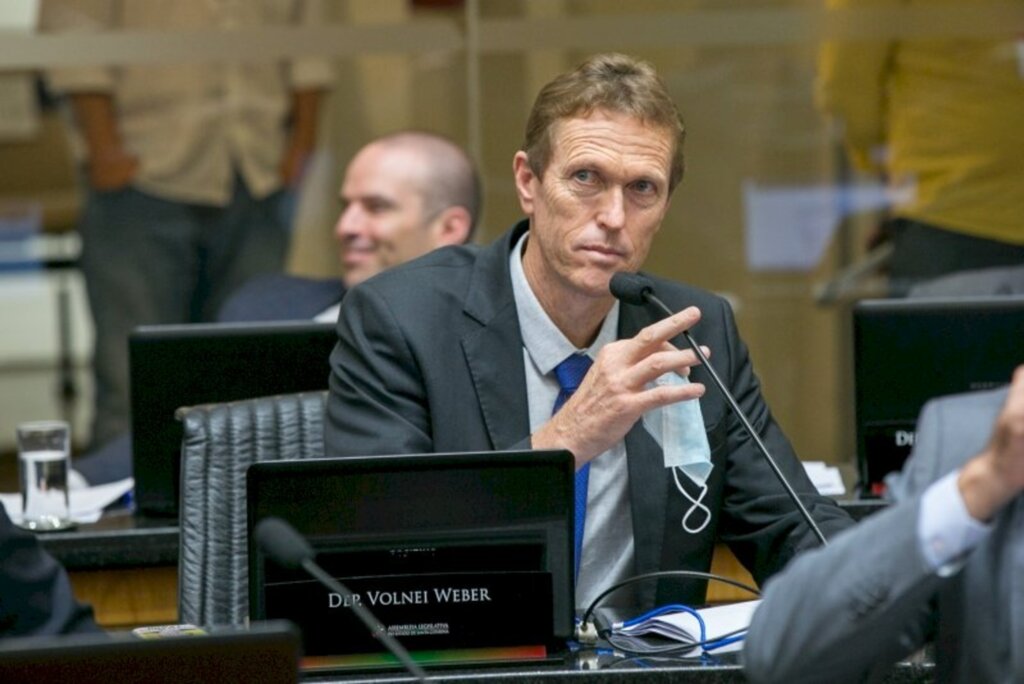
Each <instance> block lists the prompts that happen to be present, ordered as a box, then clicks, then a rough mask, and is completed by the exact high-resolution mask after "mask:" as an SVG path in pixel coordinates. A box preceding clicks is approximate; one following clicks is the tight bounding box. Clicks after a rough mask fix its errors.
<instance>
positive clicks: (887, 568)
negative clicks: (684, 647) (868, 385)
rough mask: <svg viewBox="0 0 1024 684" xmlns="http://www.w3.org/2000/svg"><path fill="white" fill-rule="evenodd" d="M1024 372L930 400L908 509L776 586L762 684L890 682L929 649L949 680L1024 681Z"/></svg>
mask: <svg viewBox="0 0 1024 684" xmlns="http://www.w3.org/2000/svg"><path fill="white" fill-rule="evenodd" d="M1022 492H1024V366H1021V367H1018V368H1017V370H1016V371H1015V372H1014V374H1013V381H1012V383H1011V384H1010V386H1009V387H1008V388H1005V387H1004V388H1001V389H997V390H990V391H985V392H975V393H970V394H961V395H954V396H949V397H943V398H940V399H936V400H933V401H931V402H929V403H928V404H927V405H926V406H925V407H924V409H923V410H922V413H921V419H920V420H919V421H918V429H917V440H916V442H915V444H914V450H913V453H912V454H911V456H910V459H909V460H908V461H907V464H906V466H905V467H904V470H903V476H902V477H901V478H900V480H899V487H898V488H896V489H895V490H894V491H893V496H894V497H895V498H896V499H897V501H898V503H896V504H895V505H893V506H892V507H891V508H889V509H887V510H884V511H881V512H879V513H876V514H874V515H872V516H871V517H870V518H868V519H867V520H865V521H863V522H862V523H860V524H859V525H858V526H857V527H856V528H854V529H852V530H849V531H847V532H845V533H843V534H841V535H840V536H839V537H838V538H836V539H834V540H833V541H832V543H831V544H830V545H829V547H828V548H827V549H820V550H816V551H812V552H809V553H807V554H805V555H803V556H802V557H800V558H798V559H796V560H795V561H794V562H793V564H792V565H790V566H789V567H788V568H787V569H786V570H785V571H783V572H782V573H781V574H780V575H777V576H776V577H774V578H772V579H771V580H770V581H769V582H768V586H767V587H766V590H765V593H764V596H763V600H762V602H761V605H760V606H759V607H758V609H757V611H756V612H755V614H754V618H753V621H752V623H751V626H750V632H749V634H748V635H747V639H746V645H745V646H744V660H745V669H746V674H747V676H748V677H749V678H750V680H751V681H752V682H758V683H763V682H786V683H787V684H788V683H799V682H815V681H822V680H827V681H830V682H861V681H877V680H878V679H879V678H881V676H883V675H884V674H885V673H886V672H887V671H888V670H889V669H890V668H891V667H892V665H893V664H894V663H895V662H896V661H898V660H900V659H901V658H905V657H907V656H909V655H911V654H912V653H913V652H914V651H916V650H917V649H918V648H920V647H921V646H923V645H924V644H926V643H928V642H932V643H934V645H935V656H936V663H937V673H936V678H937V681H942V682H1019V681H1024V495H1022Z"/></svg>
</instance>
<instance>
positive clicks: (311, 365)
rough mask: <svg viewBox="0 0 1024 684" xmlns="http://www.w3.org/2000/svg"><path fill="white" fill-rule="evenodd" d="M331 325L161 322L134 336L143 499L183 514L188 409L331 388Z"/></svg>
mask: <svg viewBox="0 0 1024 684" xmlns="http://www.w3.org/2000/svg"><path fill="white" fill-rule="evenodd" d="M335 341H336V335H335V332H334V326H333V324H331V323H310V322H305V321H298V322H277V323H237V324H236V323H231V324H213V323H211V324H205V323H204V324H195V325H159V326H143V327H139V328H136V329H135V330H134V331H133V332H132V334H131V337H130V338H129V343H128V346H129V359H130V379H131V409H132V462H133V466H134V472H135V503H136V507H137V508H138V510H139V511H141V512H142V513H145V514H149V515H156V516H163V515H166V516H176V515H177V513H178V488H179V484H178V477H179V472H180V460H181V457H180V452H181V437H182V427H181V424H180V423H179V422H178V421H177V420H175V418H174V412H175V411H176V410H177V409H178V408H179V407H181V406H195V405H197V404H206V403H214V402H217V403H219V402H226V401H235V400H238V399H250V398H253V397H261V396H267V395H272V394H289V393H292V392H306V391H314V390H325V389H327V377H328V375H329V374H330V363H329V360H328V359H329V356H330V353H331V350H332V349H333V348H334V343H335Z"/></svg>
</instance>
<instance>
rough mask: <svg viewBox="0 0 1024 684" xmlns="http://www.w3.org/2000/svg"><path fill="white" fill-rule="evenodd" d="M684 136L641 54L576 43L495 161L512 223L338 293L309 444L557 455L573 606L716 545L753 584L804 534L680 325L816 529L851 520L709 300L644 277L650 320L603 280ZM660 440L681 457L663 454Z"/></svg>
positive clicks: (704, 564) (659, 588)
mask: <svg viewBox="0 0 1024 684" xmlns="http://www.w3.org/2000/svg"><path fill="white" fill-rule="evenodd" d="M682 140H683V125H682V121H681V119H680V116H679V112H678V111H677V109H676V107H675V104H674V103H673V102H672V99H671V97H670V96H669V94H668V92H667V91H666V89H665V87H664V85H663V84H662V82H661V80H660V79H659V78H658V76H657V74H656V73H655V72H654V69H653V67H652V66H651V65H649V64H647V63H645V62H640V61H638V60H635V59H633V58H630V57H626V56H623V55H598V56H596V57H593V58H591V59H589V60H587V61H586V62H584V63H583V64H581V65H580V66H579V67H577V68H576V69H575V70H573V71H570V72H568V73H565V74H562V75H560V76H558V77H557V78H555V79H554V80H553V81H551V82H550V83H549V84H548V85H546V86H545V87H544V88H543V89H542V91H541V93H540V94H539V95H538V97H537V101H536V103H535V104H534V107H533V110H532V112H531V114H530V118H529V120H528V122H527V132H526V140H525V142H524V145H523V147H522V149H521V150H520V151H519V152H517V153H516V154H515V156H514V158H513V175H514V180H515V188H516V192H517V194H518V198H519V204H520V207H521V208H522V210H523V213H524V214H525V215H526V216H527V218H526V219H525V220H523V221H520V222H519V223H518V224H516V225H515V226H514V227H513V228H512V229H511V230H509V231H508V232H507V233H506V234H505V235H504V236H502V237H501V238H499V239H498V240H497V241H496V242H494V243H492V244H491V245H489V246H487V247H484V248H479V247H476V246H473V247H448V248H444V249H440V250H436V251H434V252H431V253H430V254H428V255H426V256H424V257H421V258H420V259H417V260H415V261H412V262H409V263H407V264H405V265H403V266H399V267H397V268H394V269H391V270H389V271H387V272H385V273H382V274H381V275H379V276H377V277H376V278H373V279H371V280H368V281H366V282H364V283H362V284H361V285H358V286H356V287H355V288H353V289H352V290H350V291H349V293H348V294H347V295H346V297H345V299H344V301H343V302H342V305H341V313H340V316H339V319H338V338H339V339H338V345H337V346H336V347H335V350H334V352H333V354H332V355H331V369H332V370H331V377H330V395H329V399H328V404H327V411H328V415H327V422H326V425H325V429H326V451H327V453H328V454H329V455H332V456H346V455H359V454H388V453H419V452H445V451H463V452H464V451H490V450H501V449H529V448H533V449H554V448H559V449H567V450H569V451H571V452H572V453H573V455H574V456H575V458H576V464H577V474H578V476H579V477H578V478H577V495H578V496H580V498H579V499H577V506H578V508H577V510H579V511H581V512H583V511H585V516H580V515H578V516H577V519H578V520H581V521H582V520H584V518H585V525H584V526H583V528H582V529H581V530H580V531H579V532H578V536H577V540H576V543H577V552H576V559H577V563H578V564H579V570H578V577H579V579H578V582H577V596H576V605H577V606H579V607H581V608H582V607H585V606H586V605H588V604H589V602H590V601H591V600H592V599H593V598H594V597H595V596H596V594H597V593H599V592H600V591H601V590H603V589H605V588H607V587H608V586H609V585H610V584H612V583H613V582H615V581H617V580H622V579H624V578H625V577H627V576H631V575H635V574H640V573H645V572H652V571H655V570H667V569H689V570H701V571H707V570H708V569H709V568H710V564H711V556H712V551H713V549H714V544H715V542H716V541H719V540H721V541H725V542H728V543H729V544H730V546H731V547H732V550H733V551H734V552H735V553H736V555H737V557H738V558H739V559H740V560H741V561H742V562H743V563H744V564H745V565H746V566H747V567H748V568H749V569H750V570H751V572H752V573H753V574H754V576H755V578H757V579H758V580H762V579H764V578H765V577H767V576H768V575H770V574H771V573H772V572H775V571H777V570H779V569H780V568H781V567H782V566H783V565H784V564H785V563H786V562H787V561H788V559H789V558H790V557H792V555H793V554H794V553H796V552H797V551H798V550H799V549H801V548H803V547H805V546H813V545H815V544H817V542H816V541H815V538H814V536H813V534H812V533H811V531H810V529H809V528H808V526H807V525H806V524H805V522H804V521H803V519H802V518H801V517H800V515H799V514H798V512H797V510H796V508H795V507H794V506H793V504H792V503H791V502H790V500H789V499H788V498H787V496H786V494H785V492H784V490H783V488H782V487H781V486H780V485H779V483H778V481H777V480H776V479H775V477H774V476H773V475H772V472H771V471H770V470H769V468H768V466H767V465H766V464H765V462H764V461H763V460H762V457H761V455H760V454H759V453H758V452H757V450H756V448H755V446H754V444H753V443H752V440H751V439H750V436H749V435H748V434H747V433H746V431H745V430H744V429H743V428H742V427H741V425H740V423H739V422H738V421H737V419H736V418H735V416H734V415H732V414H731V412H730V411H729V409H728V407H727V403H726V402H725V401H724V400H723V398H722V397H721V396H720V394H719V393H718V392H717V391H712V392H709V393H708V394H704V384H703V382H704V381H705V379H706V378H707V376H706V375H705V373H706V370H705V369H703V368H701V367H699V366H697V365H696V361H697V359H696V358H695V355H694V354H693V352H692V351H690V350H686V351H681V350H679V349H677V348H676V347H675V346H673V345H672V344H670V341H674V344H675V345H680V344H685V343H684V342H683V341H682V338H681V333H682V331H683V330H686V329H692V330H693V333H694V335H695V336H696V337H697V339H699V340H701V342H702V343H703V344H705V345H707V346H708V347H709V348H710V349H711V350H713V351H714V354H715V356H714V358H715V359H716V362H715V363H716V370H717V371H718V373H719V374H720V375H721V376H722V377H724V378H725V379H726V380H725V382H727V383H729V385H730V386H731V388H732V390H733V392H734V393H735V395H736V397H737V399H738V401H739V403H740V404H741V405H742V406H743V408H744V409H745V410H746V411H747V414H748V415H749V416H750V419H751V421H752V423H753V425H754V429H755V430H757V431H758V433H759V434H760V436H761V438H762V439H763V440H764V442H765V443H767V444H768V445H769V447H770V448H771V449H772V450H773V451H774V453H775V457H776V459H777V460H778V462H779V464H780V467H781V468H782V470H783V471H784V472H785V473H786V475H787V477H788V478H789V479H790V481H791V482H792V483H793V486H794V488H795V489H796V491H798V492H800V493H801V494H802V495H803V496H804V498H805V501H806V505H807V507H808V508H809V509H810V510H811V511H812V513H813V514H814V515H815V516H816V517H817V519H818V523H819V524H820V526H821V527H822V528H823V529H824V530H825V531H826V533H828V532H829V531H832V530H836V529H840V528H842V527H845V526H846V525H848V524H849V518H848V517H847V516H846V515H845V514H844V513H843V512H842V511H841V510H840V509H839V507H838V506H836V505H835V503H834V502H832V501H831V500H828V499H825V498H823V497H820V496H818V494H817V492H816V491H815V489H814V486H813V485H812V484H811V483H810V481H809V480H808V478H807V476H806V474H805V473H804V470H803V468H802V467H801V465H800V463H799V461H798V460H797V459H796V457H795V455H794V454H793V452H792V448H791V446H790V444H789V442H788V441H787V440H786V438H785V436H784V435H783V434H782V431H781V429H780V428H779V426H778V425H777V424H776V423H775V421H774V419H773V418H772V415H771V412H770V411H769V410H768V407H767V405H766V404H765V401H764V398H763V397H762V395H761V392H760V387H759V384H758V381H757V378H756V376H755V375H754V371H753V368H752V365H751V362H750V358H749V356H748V354H747V349H746V347H745V345H744V344H743V342H742V341H741V340H740V337H739V334H738V333H737V331H736V324H735V321H734V320H733V317H732V312H731V310H730V309H729V306H728V304H727V303H726V302H725V301H724V300H723V299H722V298H720V297H717V296H715V295H713V294H711V293H709V292H706V291H703V290H700V289H698V288H695V287H691V286H687V285H682V284H679V283H674V282H671V281H667V280H662V279H654V282H655V286H656V288H657V290H658V293H659V295H660V297H661V298H662V299H663V300H664V301H665V302H667V303H668V305H669V306H670V307H672V308H673V309H674V310H677V311H679V313H677V314H675V315H674V316H672V317H670V318H667V319H662V315H661V314H660V313H659V312H658V311H656V310H653V309H651V308H649V307H646V306H637V305H630V304H625V303H620V302H618V301H617V300H616V299H615V298H614V297H612V295H611V293H610V292H609V282H610V280H611V277H612V275H613V274H615V273H617V272H621V271H630V272H631V271H636V270H637V269H639V268H640V267H641V265H642V264H643V262H644V260H645V258H646V257H647V253H648V250H649V249H650V246H651V242H652V240H653V239H654V235H655V233H657V231H658V229H659V228H660V226H661V222H662V220H663V218H664V217H665V213H666V211H667V210H668V205H669V198H670V196H671V194H672V191H673V190H674V189H675V187H676V186H677V184H678V183H679V181H680V179H681V178H682V173H683V152H682ZM591 364H592V365H591ZM686 376H689V377H690V378H692V380H693V382H692V383H690V382H685V381H684V378H685V377H686ZM659 383H660V384H659ZM698 398H699V403H697V401H696V400H697V399H698ZM687 402H689V403H687ZM668 407H671V410H669V409H668ZM657 409H664V410H663V411H662V413H660V416H661V420H660V422H657V423H655V421H654V420H653V419H652V415H653V414H654V413H655V411H656V410H657ZM645 413H646V414H649V415H648V416H645ZM648 423H655V427H653V428H651V427H650V426H648V425H647V424H648ZM658 425H660V426H661V429H658V427H657V426H658ZM676 430H677V431H678V432H680V433H682V435H683V437H685V438H686V439H685V440H684V439H680V438H672V439H671V441H666V447H667V448H666V449H664V450H663V449H662V448H661V446H660V445H659V442H658V441H657V440H658V437H657V436H656V435H655V433H657V434H659V435H662V436H666V435H669V434H671V433H672V432H673V431H676ZM665 438H666V439H669V438H668V437H665ZM684 443H689V444H690V446H689V447H687V446H684ZM677 451H679V452H682V453H681V454H678V456H681V458H682V459H683V460H692V461H694V463H693V464H692V465H693V466H695V468H690V469H686V468H678V467H675V465H678V463H677V462H672V461H669V458H671V457H676V456H677V453H676V452H677ZM457 495H458V494H457V493H455V492H439V493H438V497H439V500H440V499H441V498H443V497H444V496H457ZM621 596H622V598H621V600H622V602H623V603H625V604H627V605H633V606H648V605H652V604H654V603H662V602H679V601H683V602H690V603H701V602H703V601H704V597H705V586H704V583H703V582H694V581H684V582H679V581H675V582H670V581H664V580H663V581H661V582H659V583H658V584H655V583H653V582H651V583H648V584H646V585H641V586H640V588H639V590H638V591H637V594H636V596H633V595H632V594H630V593H628V592H623V593H622V595H621ZM617 598H618V597H617Z"/></svg>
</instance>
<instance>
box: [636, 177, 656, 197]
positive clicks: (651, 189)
mask: <svg viewBox="0 0 1024 684" xmlns="http://www.w3.org/2000/svg"><path fill="white" fill-rule="evenodd" d="M633 189H634V190H636V191H637V192H639V193H641V194H644V195H650V194H653V193H655V192H657V190H658V186H656V185H655V184H654V183H652V182H651V181H646V180H641V181H637V182H636V183H633Z"/></svg>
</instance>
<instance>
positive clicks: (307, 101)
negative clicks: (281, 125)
mask: <svg viewBox="0 0 1024 684" xmlns="http://www.w3.org/2000/svg"><path fill="white" fill-rule="evenodd" d="M324 9H325V8H324V3H323V1H322V0H303V2H301V3H300V5H299V6H298V9H297V13H296V16H295V23H297V24H299V25H301V26H306V27H315V26H322V25H323V24H324V23H325V22H326V21H328V18H327V17H326V16H325V13H324ZM288 74H289V76H288V77H289V80H290V82H291V87H292V102H291V105H292V107H291V117H290V123H291V131H290V137H289V140H288V145H287V146H286V148H285V153H284V157H283V158H282V159H281V167H280V169H281V180H282V181H283V182H284V184H285V187H288V188H293V189H294V188H296V187H297V186H298V185H299V183H300V182H301V181H302V174H303V172H304V171H305V169H306V165H307V162H308V161H309V157H310V155H311V154H312V152H313V149H314V147H315V146H316V134H317V123H318V120H319V115H320V105H321V104H322V102H323V99H324V98H323V95H324V93H325V92H326V91H328V90H329V89H330V88H331V86H332V85H333V83H334V71H333V69H332V68H331V63H330V62H329V61H328V60H326V59H322V58H318V57H301V58H298V59H295V60H292V61H291V62H289V63H288Z"/></svg>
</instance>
